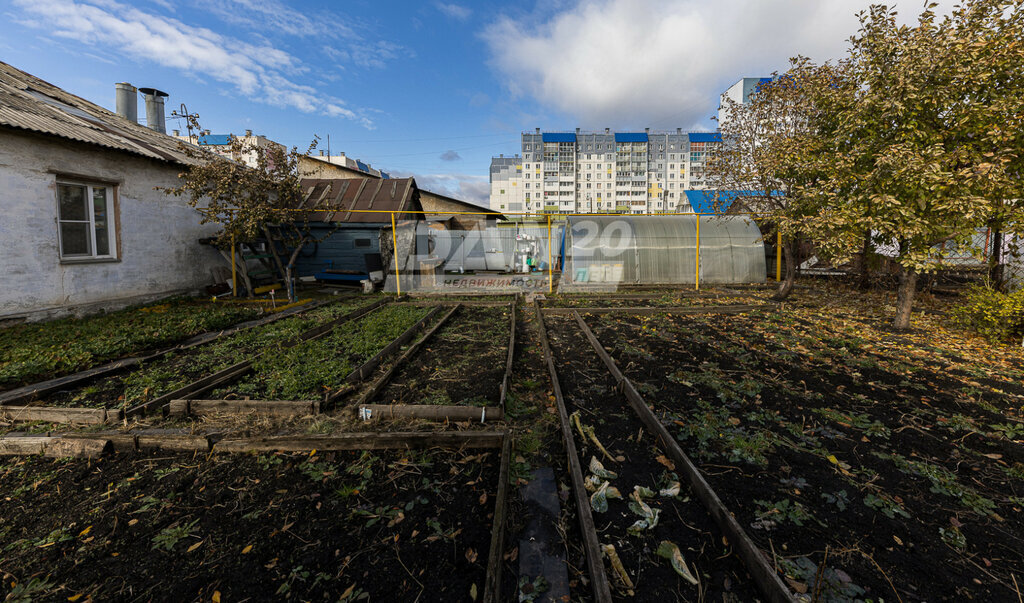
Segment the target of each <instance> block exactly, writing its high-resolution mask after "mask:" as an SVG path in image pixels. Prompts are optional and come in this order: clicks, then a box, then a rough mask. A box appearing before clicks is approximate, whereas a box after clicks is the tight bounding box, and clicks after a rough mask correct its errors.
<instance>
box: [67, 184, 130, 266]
mask: <svg viewBox="0 0 1024 603" xmlns="http://www.w3.org/2000/svg"><path fill="white" fill-rule="evenodd" d="M62 186H73V187H81V188H83V189H85V192H86V199H85V202H86V207H85V209H86V216H87V218H88V220H71V219H65V218H64V217H63V216H62V215H61V207H60V189H61V187H62ZM96 188H102V189H105V191H106V192H105V202H106V206H107V207H106V218H107V253H105V254H99V253H97V249H96V205H95V191H94V189H96ZM53 191H54V202H55V204H56V208H55V209H56V220H55V221H56V225H57V233H56V234H57V257H58V259H59V261H60V262H61V263H62V264H82V263H94V262H118V261H120V260H121V253H120V251H121V238H120V236H119V234H120V221H119V219H118V214H119V203H118V184H117V183H115V182H104V181H100V180H91V179H88V178H82V177H79V176H62V175H58V176H56V178H55V183H54V188H53ZM66 223H67V224H88V228H87V231H86V232H87V233H88V244H89V253H88V254H67V253H65V251H64V230H63V225H64V224H66Z"/></svg>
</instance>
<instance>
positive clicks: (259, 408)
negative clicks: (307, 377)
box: [167, 400, 320, 417]
mask: <svg viewBox="0 0 1024 603" xmlns="http://www.w3.org/2000/svg"><path fill="white" fill-rule="evenodd" d="M167 411H168V415H170V416H172V417H185V416H195V417H206V416H211V415H225V414H230V415H246V414H257V415H263V416H270V417H303V416H307V415H316V414H320V401H319V400H171V401H170V403H169V404H168V405H167Z"/></svg>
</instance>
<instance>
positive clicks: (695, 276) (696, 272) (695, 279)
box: [693, 214, 700, 290]
mask: <svg viewBox="0 0 1024 603" xmlns="http://www.w3.org/2000/svg"><path fill="white" fill-rule="evenodd" d="M696 258H697V259H696V262H694V264H695V265H696V268H695V269H694V273H693V285H694V287H693V288H694V289H697V290H699V289H700V214H697V256H696Z"/></svg>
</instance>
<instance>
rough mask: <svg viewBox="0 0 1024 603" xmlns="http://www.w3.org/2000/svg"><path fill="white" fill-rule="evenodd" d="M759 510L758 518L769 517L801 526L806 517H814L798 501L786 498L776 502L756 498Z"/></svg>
mask: <svg viewBox="0 0 1024 603" xmlns="http://www.w3.org/2000/svg"><path fill="white" fill-rule="evenodd" d="M754 502H755V503H757V506H759V507H761V510H760V511H758V512H757V518H758V519H766V518H770V519H773V520H775V521H777V522H783V521H790V522H792V523H794V524H796V525H798V526H803V525H804V522H805V521H807V520H808V519H814V517H813V516H812V515H811V513H810V512H809V511H808V510H807V509H806V508H805V507H804V506H803V505H802V504H800V503H799V502H796V501H791V500H789V499H788V498H785V499H782V500H780V501H778V502H768V501H766V500H756V501H754Z"/></svg>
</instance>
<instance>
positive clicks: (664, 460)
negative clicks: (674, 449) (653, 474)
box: [654, 454, 676, 471]
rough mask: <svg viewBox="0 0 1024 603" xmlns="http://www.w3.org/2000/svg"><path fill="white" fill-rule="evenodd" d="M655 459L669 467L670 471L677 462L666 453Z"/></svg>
mask: <svg viewBox="0 0 1024 603" xmlns="http://www.w3.org/2000/svg"><path fill="white" fill-rule="evenodd" d="M654 460H656V461H658V462H659V463H661V464H662V465H664V466H665V467H667V468H668V470H669V471H674V470H675V468H676V464H675V463H673V462H672V461H671V460H669V458H668V457H666V456H665V455H664V454H659V455H658V456H657V457H656V458H655V459H654Z"/></svg>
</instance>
